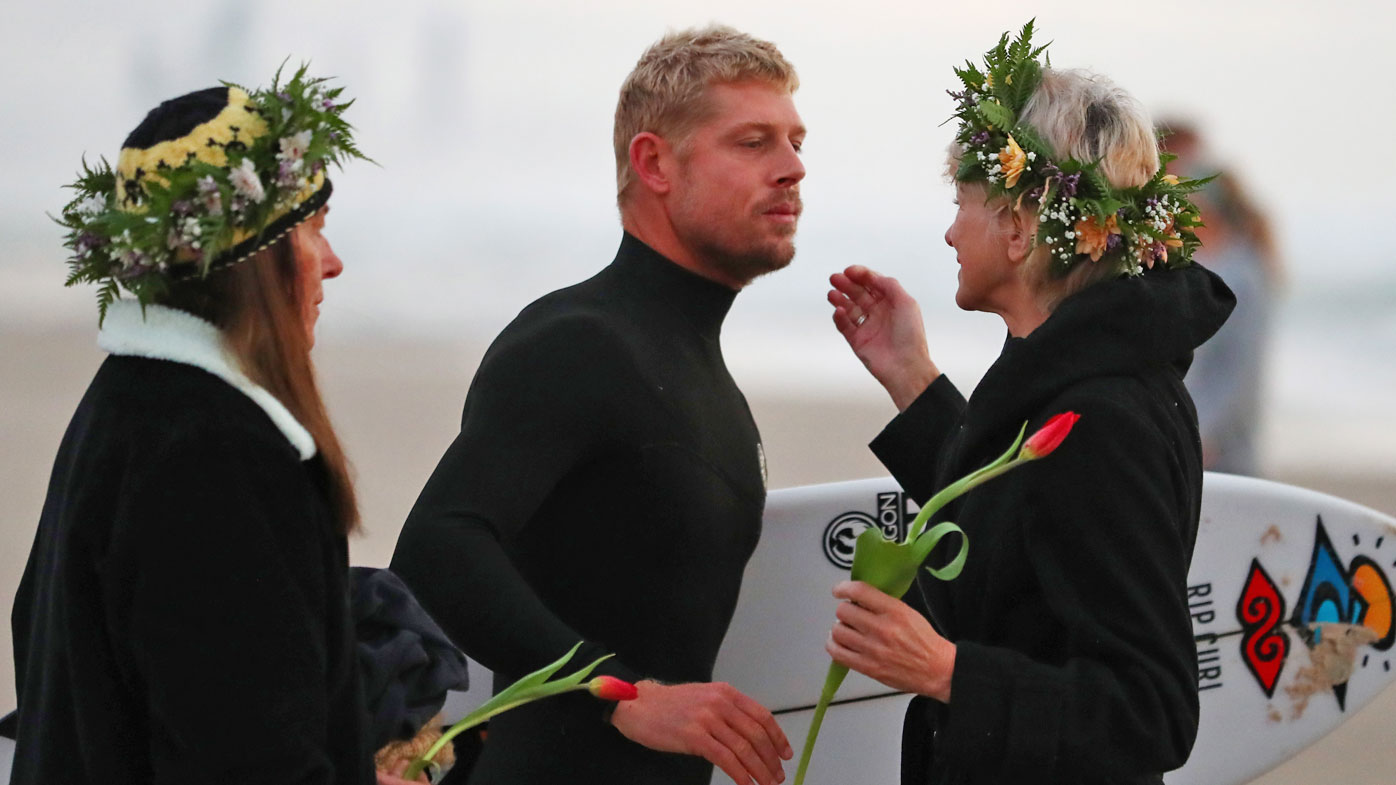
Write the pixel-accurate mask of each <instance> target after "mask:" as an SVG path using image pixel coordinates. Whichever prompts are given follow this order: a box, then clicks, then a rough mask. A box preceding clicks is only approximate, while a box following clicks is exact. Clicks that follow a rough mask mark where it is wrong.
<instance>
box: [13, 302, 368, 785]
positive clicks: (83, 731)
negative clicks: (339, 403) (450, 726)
mask: <svg viewBox="0 0 1396 785" xmlns="http://www.w3.org/2000/svg"><path fill="white" fill-rule="evenodd" d="M109 318H110V317H109ZM325 481H326V475H325V472H324V467H323V463H322V462H321V460H320V459H319V457H318V456H317V457H315V458H312V459H311V460H309V461H304V462H303V461H301V459H300V456H299V455H298V454H297V452H296V450H295V448H293V447H292V445H291V443H290V442H288V441H287V438H286V436H284V435H283V434H282V432H281V431H279V430H278V429H277V428H276V426H275V425H273V423H272V421H271V420H270V419H268V417H267V414H266V413H265V412H264V411H263V410H262V409H260V408H258V406H257V405H256V404H255V403H253V401H252V399H250V398H249V397H248V396H247V395H245V394H244V393H242V392H240V391H239V390H237V389H236V388H234V387H233V386H232V385H230V384H228V383H227V382H225V381H223V380H222V379H220V378H218V377H216V376H214V375H212V374H211V373H208V372H206V371H204V370H201V369H199V368H196V367H193V366H190V365H184V364H181V363H177V362H170V361H166V360H155V359H147V358H143V357H109V358H107V359H106V360H105V361H104V362H103V364H102V367H101V369H100V370H98V372H97V375H96V377H95V378H94V379H93V381H92V384H91V386H90V387H89V388H88V390H87V394H86V395H85V396H84V397H83V399H82V403H81V404H80V405H79V406H78V409H77V413H76V414H74V415H73V420H72V423H71V424H70V425H69V426H68V431H67V433H66V434H65V435H64V437H63V443H62V446H61V447H60V448H59V450H58V457H57V459H56V460H55V461H54V467H53V475H52V479H51V480H50V483H49V490H48V497H47V499H46V500H45V501H44V509H43V514H42V517H41V519H40V521H39V528H38V533H37V534H36V535H35V538H34V547H33V550H32V551H31V553H30V556H29V562H28V565H27V566H26V567H25V570H24V578H23V580H22V581H21V583H20V586H19V591H18V593H17V594H16V596H15V604H14V611H13V615H12V628H13V631H14V642H15V682H16V687H17V689H18V693H19V723H18V725H19V727H18V730H19V733H18V736H19V738H18V746H17V747H16V749H15V762H14V770H13V774H12V779H11V780H10V781H11V782H12V783H15V785H53V784H54V783H93V785H96V784H97V783H101V785H150V783H170V784H171V785H191V784H192V783H220V784H221V783H257V785H263V784H264V783H292V782H294V783H306V784H307V785H309V784H310V783H318V784H319V785H330V784H331V783H335V784H336V785H343V784H344V783H355V784H356V785H357V784H358V783H368V782H372V781H373V766H372V751H371V750H370V749H368V748H367V746H366V740H365V738H364V730H363V725H364V717H363V715H364V708H363V697H362V694H361V692H362V691H361V688H360V682H359V674H358V671H357V669H356V667H355V660H354V649H353V627H352V626H351V623H350V619H349V606H348V589H347V581H348V569H349V565H348V543H347V541H346V539H345V538H344V536H343V535H341V534H339V533H337V532H336V531H335V526H334V523H333V521H332V519H331V515H330V509H329V504H328V501H327V498H328V497H327V495H326V486H325Z"/></svg>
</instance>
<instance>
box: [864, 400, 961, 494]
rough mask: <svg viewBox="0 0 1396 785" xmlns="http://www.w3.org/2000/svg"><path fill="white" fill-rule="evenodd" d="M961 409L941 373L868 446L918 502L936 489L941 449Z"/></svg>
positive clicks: (903, 488) (959, 401) (958, 401)
mask: <svg viewBox="0 0 1396 785" xmlns="http://www.w3.org/2000/svg"><path fill="white" fill-rule="evenodd" d="M964 409H965V397H964V396H963V395H961V394H960V391H959V390H958V389H957V388H956V387H955V385H954V383H952V382H951V381H950V379H949V378H948V377H946V376H945V374H941V375H940V376H938V377H936V380H935V381H933V382H931V384H930V386H929V387H927V388H926V390H925V391H924V392H922V393H921V394H920V395H919V396H917V397H916V400H914V401H912V402H911V405H910V406H908V407H906V411H904V412H902V413H900V414H898V415H897V416H896V417H894V418H893V419H892V421H891V422H890V423H888V424H887V427H886V428H883V429H882V432H881V433H879V434H878V435H877V437H876V438H874V439H873V440H872V443H870V444H869V445H868V446H869V447H870V448H871V449H872V451H873V454H874V455H876V456H877V459H878V460H879V461H881V462H882V465H883V466H886V467H887V470H888V471H890V472H892V476H893V477H895V478H896V480H897V484H899V485H901V486H902V490H905V491H906V492H907V493H909V494H911V498H913V499H915V500H916V501H917V502H919V503H923V504H924V503H925V501H926V500H927V499H929V498H931V496H933V495H935V493H936V491H937V490H939V489H938V488H936V487H935V478H936V475H937V473H938V471H937V470H938V469H939V462H940V458H941V454H942V450H943V448H944V446H945V441H946V439H947V438H949V437H950V435H951V432H952V429H953V428H954V427H955V422H956V421H957V420H958V419H959V417H960V414H961V413H962V412H963V411H964Z"/></svg>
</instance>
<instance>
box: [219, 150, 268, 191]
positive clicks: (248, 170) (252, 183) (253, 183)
mask: <svg viewBox="0 0 1396 785" xmlns="http://www.w3.org/2000/svg"><path fill="white" fill-rule="evenodd" d="M228 182H230V183H232V184H233V190H235V191H237V192H238V195H239V196H242V197H245V198H246V199H248V200H249V201H253V202H260V201H262V200H263V199H265V198H266V196H267V192H266V191H265V190H263V189H262V181H261V180H260V179H259V178H258V177H257V170H256V169H254V168H253V166H252V159H251V158H244V159H242V162H241V163H239V164H238V165H237V166H236V167H234V168H233V169H232V171H230V172H228Z"/></svg>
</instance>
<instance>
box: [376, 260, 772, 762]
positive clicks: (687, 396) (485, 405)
mask: <svg viewBox="0 0 1396 785" xmlns="http://www.w3.org/2000/svg"><path fill="white" fill-rule="evenodd" d="M734 297H735V292H734V291H733V290H731V289H729V288H727V287H725V286H722V285H719V284H717V283H714V282H712V281H709V280H707V279H705V278H703V277H701V276H698V275H696V274H693V273H691V272H689V271H687V270H685V269H683V268H681V267H679V266H678V265H676V264H674V263H673V262H671V261H669V260H668V259H666V258H664V257H663V256H661V255H660V254H659V253H657V252H655V251H654V250H653V249H651V248H649V247H648V246H646V245H644V244H643V243H642V242H640V241H639V240H637V239H636V238H634V237H632V236H630V235H628V234H627V235H626V236H625V238H624V239H623V241H622V242H621V246H620V250H619V252H618V253H617V255H616V259H615V261H614V262H613V263H612V264H611V265H610V266H608V267H607V268H605V269H604V270H602V271H601V272H600V273H598V274H597V275H596V276H594V277H593V278H591V279H590V280H587V281H585V282H583V283H580V284H578V285H576V286H572V287H569V288H567V289H562V290H559V291H556V292H553V293H551V294H549V295H546V296H544V297H543V298H541V299H539V300H538V301H536V302H534V303H533V304H532V305H530V306H528V307H527V308H526V309H524V311H523V312H522V313H520V315H519V316H518V317H517V318H516V319H515V320H514V321H513V323H511V324H510V325H509V326H508V327H507V328H506V329H505V330H504V332H503V333H501V334H500V336H499V337H498V338H497V339H496V340H495V342H494V344H493V345H492V346H491V347H490V349H489V351H488V352H487V353H486V354H485V357H484V359H483V361H482V362H481V365H480V368H479V371H478V372H477V373H476V375H475V379H474V381H473V382H472V383H471V386H470V391H469V393H468V395H467V397H466V402H465V412H464V415H463V417H462V420H461V432H460V435H459V436H458V437H457V438H456V440H455V442H454V443H453V444H452V445H451V447H450V448H449V449H448V450H447V451H446V454H445V456H444V457H442V459H441V463H440V465H439V466H437V468H436V471H435V473H433V474H432V477H431V479H430V480H429V481H428V483H427V485H426V487H425V488H424V489H423V491H422V494H421V497H420V498H419V499H418V500H417V504H416V506H415V507H414V508H413V509H412V513H411V515H410V517H409V518H408V520H407V524H406V525H405V526H404V528H403V530H402V535H401V537H400V539H399V540H398V546H397V552H396V553H395V554H394V556H393V562H392V569H393V570H394V571H395V572H397V573H398V574H399V575H401V576H402V577H403V579H404V580H405V581H406V582H407V583H408V585H409V586H411V587H412V590H413V591H414V592H415V593H416V594H417V597H418V598H419V599H420V600H421V602H422V604H423V606H424V607H426V609H427V611H428V612H429V613H431V615H432V616H433V617H434V618H435V619H436V620H437V621H438V622H440V623H441V625H442V627H443V628H444V629H445V630H446V632H447V633H448V634H449V635H450V636H451V637H452V639H453V640H454V641H455V642H456V644H457V645H459V646H460V647H461V648H462V649H464V650H465V652H466V653H467V654H469V655H470V656H471V657H473V658H475V659H477V660H478V661H480V662H481V663H482V664H483V665H485V666H486V667H488V668H490V669H491V670H493V671H494V672H495V674H496V679H495V685H496V689H498V688H499V687H501V686H504V685H507V684H508V683H510V682H512V681H513V680H515V679H517V678H518V677H520V676H523V675H524V674H526V673H528V672H530V671H532V670H535V669H537V668H539V667H541V666H543V665H546V664H547V663H549V662H551V661H552V660H555V659H557V658H558V657H559V656H561V655H562V654H563V653H565V652H566V651H567V650H568V649H570V648H571V647H572V646H573V645H574V644H576V643H577V641H578V640H584V641H585V643H584V645H583V646H582V650H581V651H580V652H579V654H578V655H577V656H576V658H575V662H576V663H578V664H585V663H589V662H591V661H592V660H593V659H595V658H596V657H599V656H601V655H603V654H607V653H614V654H615V655H616V657H615V658H614V659H612V660H608V661H607V662H606V663H604V664H603V665H602V666H601V668H600V669H599V670H598V671H597V672H598V673H607V674H611V675H615V676H618V677H620V678H623V679H626V680H630V681H634V680H638V679H644V678H650V679H659V680H663V681H667V682H704V681H710V680H711V678H712V667H713V662H714V660H715V659H716V657H717V651H718V647H719V645H720V644H721V642H722V638H723V635H724V634H725V633H726V631H727V626H728V623H729V622H730V621H731V617H732V611H733V609H734V607H735V604H736V601H737V593H738V590H739V588H740V585H741V577H742V570H743V568H744V567H745V565H746V562H747V559H748V558H749V557H750V556H751V553H752V551H753V550H754V548H755V546H756V541H757V538H758V536H759V534H760V526H761V513H762V510H763V507H764V504H765V482H764V467H763V460H762V458H761V453H760V437H759V435H758V433H757V430H756V425H755V423H754V422H753V420H752V417H751V413H750V411H749V410H748V408H747V404H746V400H745V399H744V398H743V397H742V394H741V392H740V391H739V390H738V389H737V387H736V385H735V384H734V383H733V381H732V378H731V376H730V375H729V374H728V372H727V368H726V365H725V364H724V363H723V359H722V353H721V349H720V346H719V344H718V337H719V331H720V329H721V326H722V321H723V318H724V317H725V316H726V314H727V311H728V309H729V308H730V306H731V304H732V301H733V299H734ZM711 770H712V769H711V766H710V765H708V764H707V763H706V762H705V761H703V760H701V759H699V758H695V757H689V756H682V755H671V754H665V753H659V752H654V751H651V750H649V749H646V748H644V747H642V746H641V745H638V744H635V743H633V742H631V741H629V740H628V739H626V738H624V737H623V736H622V735H621V734H620V733H619V732H618V731H617V730H615V728H613V727H611V726H610V725H609V724H608V723H607V722H605V720H604V718H603V712H602V706H600V705H599V704H597V702H596V701H595V700H594V699H593V698H591V697H590V696H587V695H570V696H564V697H562V698H553V699H549V700H546V701H540V702H537V703H534V704H531V705H529V706H525V707H523V708H521V709H516V710H514V711H511V712H508V713H506V714H503V715H500V716H499V717H498V718H496V719H495V720H494V721H493V722H492V723H491V725H490V732H489V738H488V740H487V741H486V743H485V747H484V753H483V755H482V757H481V759H480V761H479V763H478V764H477V767H476V770H475V772H474V775H473V776H472V779H471V782H472V783H477V784H478V783H510V784H511V785H519V784H522V783H548V784H549V785H552V783H558V782H568V783H604V784H605V785H614V784H615V783H627V785H643V784H644V783H655V785H659V784H660V783H662V784H663V785H685V784H686V783H692V784H693V785H697V784H698V783H707V782H708V780H709V778H710V776H711Z"/></svg>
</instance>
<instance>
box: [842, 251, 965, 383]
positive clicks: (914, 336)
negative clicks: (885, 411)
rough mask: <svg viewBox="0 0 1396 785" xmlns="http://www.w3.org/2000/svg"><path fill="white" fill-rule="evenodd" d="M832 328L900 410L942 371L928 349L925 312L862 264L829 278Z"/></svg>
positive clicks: (896, 286)
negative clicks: (832, 310) (832, 308)
mask: <svg viewBox="0 0 1396 785" xmlns="http://www.w3.org/2000/svg"><path fill="white" fill-rule="evenodd" d="M829 283H830V284H832V285H833V287H834V288H833V289H830V290H829V304H830V305H832V306H834V327H835V328H836V329H837V330H838V331H839V333H840V334H842V335H843V338H844V340H845V341H848V347H849V348H850V349H852V350H853V353H854V354H855V355H857V357H858V359H859V360H862V362H863V365H864V366H866V367H867V369H868V371H869V372H871V373H872V375H873V378H875V379H877V381H878V382H879V383H881V384H882V386H883V387H884V388H886V390H887V393H888V394H889V395H891V396H892V403H894V404H896V405H897V410H898V411H906V407H908V406H910V405H911V402H912V401H914V400H916V397H917V396H919V395H920V394H921V393H922V392H925V390H926V388H927V387H929V386H930V384H931V382H933V381H935V379H936V377H937V376H940V369H938V368H936V366H935V363H933V362H931V355H930V352H929V351H928V350H927V349H926V326H925V324H924V323H923V322H922V321H921V308H920V307H919V306H917V304H916V300H915V299H914V298H912V296H911V295H909V294H907V293H906V290H905V289H903V288H902V285H901V284H899V283H897V279H895V278H889V277H888V276H885V275H878V274H877V273H875V272H873V271H872V270H869V269H868V268H866V267H863V266H861V265H854V266H852V267H849V268H848V269H847V270H844V271H843V272H841V273H834V274H833V275H831V276H829Z"/></svg>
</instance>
